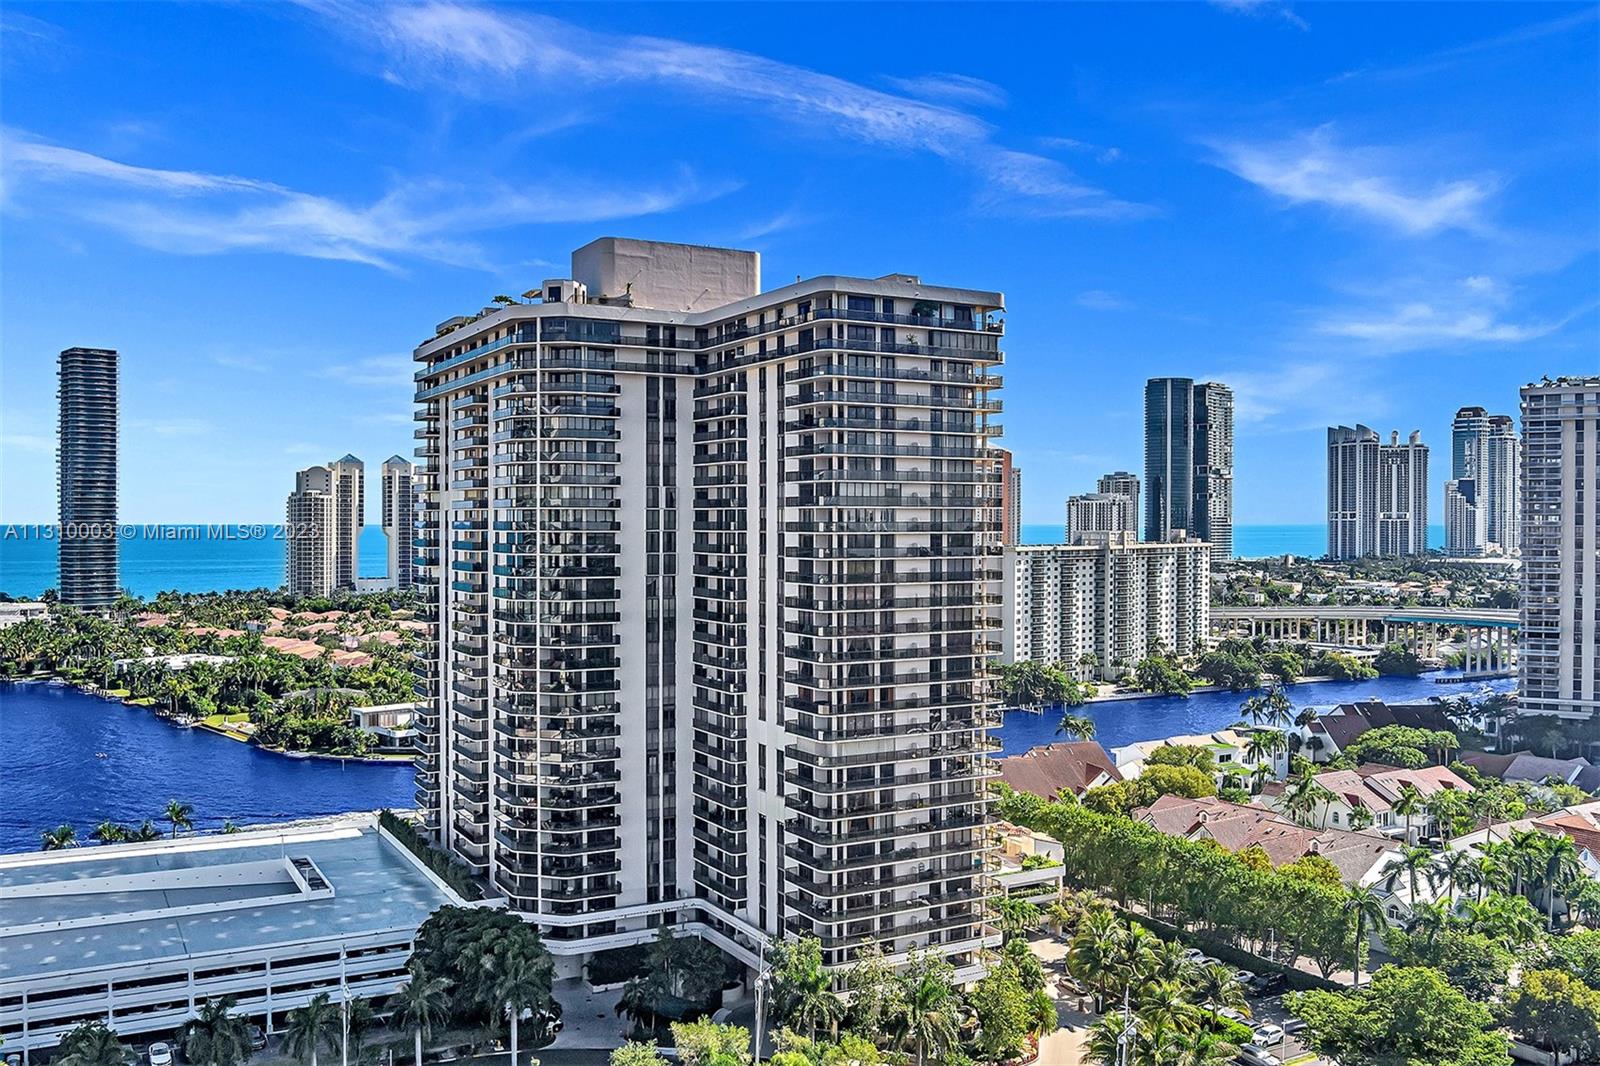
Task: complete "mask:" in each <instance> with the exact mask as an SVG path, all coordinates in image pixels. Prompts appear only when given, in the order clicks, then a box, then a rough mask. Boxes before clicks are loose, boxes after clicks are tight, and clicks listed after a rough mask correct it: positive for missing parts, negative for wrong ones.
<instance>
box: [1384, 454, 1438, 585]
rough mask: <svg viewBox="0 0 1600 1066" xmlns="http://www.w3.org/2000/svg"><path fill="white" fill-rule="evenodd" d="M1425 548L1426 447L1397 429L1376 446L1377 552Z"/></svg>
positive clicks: (1419, 551)
mask: <svg viewBox="0 0 1600 1066" xmlns="http://www.w3.org/2000/svg"><path fill="white" fill-rule="evenodd" d="M1427 550H1428V446H1427V445H1426V444H1424V443H1422V434H1421V433H1418V432H1415V431H1413V432H1412V434H1411V436H1410V438H1409V439H1408V440H1406V441H1405V443H1401V441H1400V433H1399V431H1398V430H1396V431H1395V432H1392V433H1390V434H1389V443H1388V444H1384V445H1380V446H1379V448H1378V554H1379V555H1383V556H1395V555H1423V554H1426V552H1427Z"/></svg>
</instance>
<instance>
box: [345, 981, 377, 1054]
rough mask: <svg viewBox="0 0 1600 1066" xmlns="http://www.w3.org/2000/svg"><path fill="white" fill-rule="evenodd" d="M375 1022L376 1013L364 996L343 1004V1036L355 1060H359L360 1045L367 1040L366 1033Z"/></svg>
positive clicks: (371, 1028)
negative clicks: (348, 1043)
mask: <svg viewBox="0 0 1600 1066" xmlns="http://www.w3.org/2000/svg"><path fill="white" fill-rule="evenodd" d="M377 1024H378V1014H377V1012H376V1011H374V1010H373V1009H372V1001H371V1000H370V999H367V998H366V997H365V996H357V997H355V998H354V999H352V1000H350V1001H349V1002H348V1003H347V1004H346V1005H345V1009H344V1031H345V1036H346V1038H347V1039H348V1040H349V1041H350V1050H351V1051H352V1052H353V1053H354V1057H355V1060H356V1061H357V1062H360V1061H361V1047H362V1045H363V1044H365V1043H366V1042H367V1034H368V1033H370V1032H372V1030H373V1027H375V1026H376V1025H377Z"/></svg>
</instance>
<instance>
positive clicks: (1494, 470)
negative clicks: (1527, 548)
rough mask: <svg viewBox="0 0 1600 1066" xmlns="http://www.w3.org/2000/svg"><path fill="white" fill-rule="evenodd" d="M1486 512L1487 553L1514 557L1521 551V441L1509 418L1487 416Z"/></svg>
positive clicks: (1508, 416)
mask: <svg viewBox="0 0 1600 1066" xmlns="http://www.w3.org/2000/svg"><path fill="white" fill-rule="evenodd" d="M1487 452H1488V456H1487V457H1488V461H1489V465H1488V473H1487V474H1485V476H1484V479H1483V481H1484V485H1485V486H1486V488H1487V489H1488V491H1487V493H1486V494H1485V495H1486V497H1487V498H1486V501H1485V504H1484V506H1485V509H1486V510H1487V511H1488V514H1489V518H1488V522H1487V526H1488V529H1487V534H1488V538H1489V550H1490V551H1498V552H1500V554H1502V555H1515V554H1517V553H1518V552H1520V551H1521V550H1522V485H1521V480H1522V441H1521V440H1520V439H1519V438H1518V437H1517V427H1516V424H1515V423H1514V422H1513V421H1512V420H1511V416H1510V415H1490V416H1489V446H1488V449H1487Z"/></svg>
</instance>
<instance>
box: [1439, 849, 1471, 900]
mask: <svg viewBox="0 0 1600 1066" xmlns="http://www.w3.org/2000/svg"><path fill="white" fill-rule="evenodd" d="M1472 863H1473V859H1472V853H1471V852H1469V851H1466V850H1465V849H1462V848H1452V849H1451V850H1449V851H1446V852H1444V853H1443V854H1441V855H1440V856H1439V857H1438V858H1437V859H1435V860H1434V862H1433V865H1432V866H1431V867H1429V868H1428V881H1429V883H1431V884H1432V885H1433V886H1434V887H1436V888H1437V887H1438V886H1439V885H1440V884H1443V885H1444V895H1445V898H1446V899H1448V900H1450V901H1451V906H1454V905H1455V903H1454V901H1455V896H1456V889H1457V888H1459V887H1461V886H1463V885H1467V884H1470V883H1471V879H1472V872H1471V871H1472Z"/></svg>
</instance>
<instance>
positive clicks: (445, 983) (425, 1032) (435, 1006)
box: [389, 957, 450, 1066]
mask: <svg viewBox="0 0 1600 1066" xmlns="http://www.w3.org/2000/svg"><path fill="white" fill-rule="evenodd" d="M406 975H407V979H406V983H405V984H403V985H401V986H400V990H399V991H398V992H396V993H395V994H394V998H393V999H391V1000H390V1001H389V1004H390V1009H391V1010H392V1011H393V1013H392V1014H390V1016H389V1023H390V1024H391V1025H393V1026H394V1027H395V1028H397V1029H410V1030H411V1032H412V1034H413V1035H414V1036H415V1037H416V1051H417V1059H416V1062H417V1066H422V1040H423V1038H424V1037H429V1038H431V1037H432V1036H433V1030H434V1028H435V1027H436V1026H440V1025H443V1024H444V1022H445V1020H446V1019H447V1018H449V1016H450V1015H449V1008H450V997H449V995H448V993H449V989H450V979H449V978H448V977H434V976H433V975H432V974H430V973H428V970H427V967H426V966H424V965H423V962H422V960H421V959H419V958H416V957H413V958H412V959H411V961H410V962H409V963H407V964H406Z"/></svg>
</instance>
